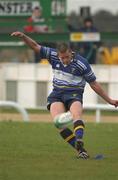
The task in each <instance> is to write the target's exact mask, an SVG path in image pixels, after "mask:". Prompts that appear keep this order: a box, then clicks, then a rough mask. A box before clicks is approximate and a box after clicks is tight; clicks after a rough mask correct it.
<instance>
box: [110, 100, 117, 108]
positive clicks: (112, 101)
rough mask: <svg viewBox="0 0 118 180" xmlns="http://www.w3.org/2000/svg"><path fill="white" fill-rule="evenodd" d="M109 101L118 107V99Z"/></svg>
mask: <svg viewBox="0 0 118 180" xmlns="http://www.w3.org/2000/svg"><path fill="white" fill-rule="evenodd" d="M109 103H110V104H111V105H113V106H115V107H118V100H111V101H110V102H109Z"/></svg>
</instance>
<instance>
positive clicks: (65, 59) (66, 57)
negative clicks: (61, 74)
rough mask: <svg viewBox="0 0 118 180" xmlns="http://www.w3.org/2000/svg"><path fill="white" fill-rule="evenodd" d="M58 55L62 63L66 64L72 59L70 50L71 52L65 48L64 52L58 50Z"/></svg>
mask: <svg viewBox="0 0 118 180" xmlns="http://www.w3.org/2000/svg"><path fill="white" fill-rule="evenodd" d="M58 57H59V59H60V61H62V63H63V64H65V65H68V64H70V62H71V60H72V52H71V50H67V51H66V52H64V53H61V52H59V53H58Z"/></svg>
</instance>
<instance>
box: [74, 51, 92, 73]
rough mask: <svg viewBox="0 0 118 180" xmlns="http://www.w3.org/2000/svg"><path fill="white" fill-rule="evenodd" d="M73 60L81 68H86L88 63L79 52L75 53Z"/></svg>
mask: <svg viewBox="0 0 118 180" xmlns="http://www.w3.org/2000/svg"><path fill="white" fill-rule="evenodd" d="M75 61H76V63H77V65H78V66H79V67H81V68H82V69H83V70H86V69H87V67H88V66H90V65H89V63H88V61H87V59H86V58H84V57H83V56H81V55H80V54H79V53H77V54H75Z"/></svg>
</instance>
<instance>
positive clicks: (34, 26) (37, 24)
mask: <svg viewBox="0 0 118 180" xmlns="http://www.w3.org/2000/svg"><path fill="white" fill-rule="evenodd" d="M27 22H28V24H29V25H27V26H25V27H24V31H25V32H30V33H32V32H35V33H40V32H41V33H45V32H47V31H48V26H47V25H46V23H45V19H44V18H43V17H42V8H41V7H35V8H34V9H33V12H32V16H31V17H29V18H28V20H27Z"/></svg>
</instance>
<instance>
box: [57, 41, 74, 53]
mask: <svg viewBox="0 0 118 180" xmlns="http://www.w3.org/2000/svg"><path fill="white" fill-rule="evenodd" d="M67 50H71V48H70V46H69V44H67V43H59V44H58V45H57V51H58V52H61V53H65V52H66V51H67Z"/></svg>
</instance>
